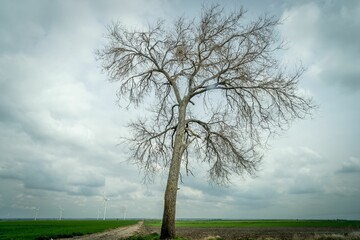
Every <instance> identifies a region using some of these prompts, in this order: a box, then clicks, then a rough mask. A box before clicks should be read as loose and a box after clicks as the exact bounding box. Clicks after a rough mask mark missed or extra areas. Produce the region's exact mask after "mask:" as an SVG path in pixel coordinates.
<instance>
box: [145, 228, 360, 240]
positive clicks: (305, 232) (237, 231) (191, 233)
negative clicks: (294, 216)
mask: <svg viewBox="0 0 360 240" xmlns="http://www.w3.org/2000/svg"><path fill="white" fill-rule="evenodd" d="M146 231H147V232H148V233H150V232H157V233H159V232H160V228H158V227H146ZM176 232H177V236H181V237H185V238H188V239H194V240H198V239H202V240H204V239H205V240H208V239H220V238H221V239H224V240H237V239H243V240H250V239H259V240H271V239H281V240H302V239H343V240H345V239H359V240H360V229H350V228H319V227H317V228H309V227H307V228H305V227H304V228H302V227H296V228H290V227H281V228H279V227H277V228H276V227H271V228H187V227H181V228H177V229H176Z"/></svg>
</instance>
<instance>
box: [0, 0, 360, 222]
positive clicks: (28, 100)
mask: <svg viewBox="0 0 360 240" xmlns="http://www.w3.org/2000/svg"><path fill="white" fill-rule="evenodd" d="M214 2H216V1H214ZM235 3H236V4H237V2H236V1H233V2H231V1H229V2H227V4H226V5H225V7H226V9H230V8H232V7H233V6H234V4H235ZM354 3H355V2H352V1H349V2H346V3H340V2H334V4H335V5H332V4H328V5H323V4H322V3H320V2H311V1H308V2H306V3H304V2H303V1H301V2H293V1H276V2H275V1H274V2H272V4H271V9H273V10H274V11H275V10H276V11H279V12H274V13H275V14H278V15H279V16H280V15H282V14H283V12H281V11H282V10H284V11H285V12H284V14H283V15H284V16H285V15H286V16H289V18H288V21H286V22H285V23H284V29H283V30H284V31H283V30H282V33H284V34H285V37H288V38H289V39H290V40H294V41H291V42H293V44H294V45H293V46H290V50H289V53H290V54H293V56H291V57H292V58H294V59H297V58H300V59H302V58H303V59H304V63H305V64H306V65H308V66H310V67H309V71H308V72H307V75H306V77H307V79H305V80H306V81H305V85H302V87H304V88H306V89H304V91H306V90H308V89H310V90H309V91H310V92H311V94H313V95H314V97H315V98H317V100H319V101H321V102H320V104H322V106H323V108H322V109H323V110H322V111H323V112H322V113H321V116H320V119H319V118H318V119H317V120H315V121H309V122H306V123H304V124H302V125H298V127H296V126H295V128H292V129H291V130H290V131H289V133H288V135H286V137H284V138H281V137H280V138H277V139H274V140H271V141H272V144H273V145H272V148H270V149H269V150H268V151H267V152H266V154H265V156H264V162H263V165H262V166H261V169H260V171H259V172H258V176H257V177H255V178H250V177H248V176H245V177H238V176H233V177H232V180H233V184H232V185H230V186H228V187H226V188H221V187H217V186H211V185H209V184H208V182H207V175H206V174H207V173H206V170H205V169H206V168H204V166H201V164H197V163H195V164H194V165H193V166H194V169H193V172H194V173H195V177H191V176H190V177H186V176H185V175H183V176H184V179H183V180H184V183H183V184H182V185H181V186H180V191H179V195H178V197H179V198H178V214H179V215H178V216H179V217H214V218H267V217H268V218H281V217H283V218H298V217H311V216H314V215H316V216H333V217H335V218H339V217H344V216H345V217H347V216H350V217H352V218H359V215H358V214H357V215H355V216H354V215H349V212H350V213H351V212H360V209H359V207H358V204H357V201H356V200H357V199H359V197H360V190H359V189H360V187H359V184H358V182H360V179H359V176H358V174H356V173H358V159H359V156H360V152H359V149H358V146H357V143H358V140H359V139H358V136H359V134H360V132H359V130H360V129H359V128H358V127H357V126H358V124H357V123H358V121H359V112H358V111H356V109H355V110H354V103H355V102H357V101H358V99H359V98H358V96H357V95H356V94H357V93H358V92H359V91H356V89H358V85H356V84H357V83H356V82H354V79H355V78H356V77H357V76H358V74H359V73H358V70H357V68H356V67H355V66H357V65H358V64H357V62H358V56H359V54H357V52H358V50H359V49H358V45H357V44H356V43H357V42H356V41H355V40H356V39H358V36H357V32H356V31H354V30H355V29H357V28H358V24H359V18H358V17H357V16H358V15H356V13H357V11H358V5H357V4H355V5H352V4H354ZM244 4H245V7H247V6H249V8H250V9H249V10H251V11H255V12H256V13H258V12H259V13H261V12H263V11H265V10H266V9H267V8H268V5H266V6H265V5H264V6H263V5H261V4H258V3H254V2H253V1H251V2H249V3H247V2H244ZM246 4H248V5H246ZM1 5H2V6H1V8H0V35H1V36H2V38H1V39H0V179H1V181H0V189H1V191H0V218H1V217H33V216H34V208H37V207H39V206H41V209H40V211H39V217H58V214H59V211H58V206H59V205H62V206H63V207H64V208H65V210H64V217H96V216H97V214H98V211H100V212H101V213H102V210H103V209H102V208H103V202H102V194H103V192H104V191H105V193H106V195H107V196H108V197H109V198H110V199H111V200H110V201H109V202H108V209H109V211H108V213H109V217H119V216H122V210H121V209H122V208H123V207H124V206H126V207H127V209H128V216H129V217H161V214H162V201H163V191H164V188H165V183H166V171H164V172H162V175H161V176H159V177H158V178H157V179H156V181H155V182H154V183H152V184H147V185H144V184H142V182H141V180H142V175H141V173H139V172H138V170H137V168H136V166H133V165H131V164H129V163H127V162H126V161H125V160H126V159H127V158H128V154H127V153H128V150H127V147H126V145H122V146H120V147H117V144H118V143H119V137H120V136H124V135H128V134H129V133H128V132H127V130H126V128H125V127H124V126H125V124H126V123H127V122H128V120H129V119H131V118H133V117H134V116H137V115H142V116H143V115H144V113H143V112H141V110H133V109H131V110H130V111H124V109H119V108H118V107H117V106H116V105H115V101H116V99H115V92H116V87H117V85H116V84H112V85H111V84H108V83H107V82H106V76H104V75H102V74H101V73H100V71H99V68H98V63H96V62H95V60H94V54H93V52H94V49H96V48H97V47H99V46H100V45H101V41H102V39H101V37H102V34H103V33H104V31H105V25H106V24H109V23H110V22H111V21H112V20H120V21H121V22H122V23H124V25H127V26H130V27H133V26H142V24H147V23H148V22H152V21H153V20H155V19H156V18H157V17H158V16H161V17H163V18H165V19H167V20H169V19H172V18H174V17H175V16H178V15H182V14H185V16H195V14H196V13H197V12H198V10H199V8H200V7H201V4H200V3H196V4H194V3H193V1H185V2H184V3H183V2H182V3H181V4H180V3H179V2H171V1H161V0H159V1H152V2H151V3H148V2H145V1H140V0H139V1H92V2H87V1H76V2H75V3H74V2H67V1H65V2H64V1H51V2H49V1H27V2H26V3H22V2H21V4H20V3H19V2H18V1H3V2H2V3H1ZM139 5H141V6H143V7H142V8H139V7H138V6H139ZM340 5H341V6H340ZM182 9H183V10H184V11H182ZM181 11H182V12H181ZM252 13H253V12H249V14H250V15H252ZM344 13H346V14H345V15H344ZM270 14H272V12H271V13H270ZM255 15H256V14H255ZM337 20H338V21H337ZM169 21H170V20H169ZM3 36H4V37H3ZM291 57H289V58H291ZM349 63H351V64H349ZM309 79H310V80H309ZM339 79H341V80H339ZM346 79H348V80H346ZM312 80H314V81H312ZM317 80H319V81H317ZM310 82H311V83H310ZM319 82H320V83H326V84H324V85H320V87H319V85H316V84H318V83H319ZM327 83H336V85H340V86H343V87H345V88H351V89H352V95H351V96H352V97H348V98H344V96H343V95H342V93H340V94H337V93H334V92H329V88H326V87H327V86H328V84H327ZM314 84H315V85H314ZM319 89H320V90H319ZM295 125H296V124H295ZM351 156H353V157H351ZM339 159H348V160H347V161H344V162H339ZM194 162H196V161H194ZM334 173H335V174H334ZM344 202H345V203H346V204H345V206H341V207H338V208H337V209H334V206H337V203H344ZM316 205H317V206H316ZM318 206H322V207H318Z"/></svg>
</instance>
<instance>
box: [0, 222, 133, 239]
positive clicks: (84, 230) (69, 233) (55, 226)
mask: <svg viewBox="0 0 360 240" xmlns="http://www.w3.org/2000/svg"><path fill="white" fill-rule="evenodd" d="M136 223H137V221H120V220H106V221H103V220H63V221H56V220H39V221H0V239H2V240H13V239H16V240H30V239H31V240H48V239H51V238H53V239H56V238H66V237H74V236H81V235H85V234H90V233H96V232H101V231H104V230H107V229H112V228H117V227H122V226H128V225H133V224H136Z"/></svg>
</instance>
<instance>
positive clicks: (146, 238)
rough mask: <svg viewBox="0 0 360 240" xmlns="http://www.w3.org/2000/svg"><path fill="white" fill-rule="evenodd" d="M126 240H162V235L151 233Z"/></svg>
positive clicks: (180, 238) (177, 238) (181, 238)
mask: <svg viewBox="0 0 360 240" xmlns="http://www.w3.org/2000/svg"><path fill="white" fill-rule="evenodd" d="M125 240H160V235H159V234H158V233H151V234H147V235H135V236H131V237H128V238H126V239H125ZM176 240H187V238H183V237H176Z"/></svg>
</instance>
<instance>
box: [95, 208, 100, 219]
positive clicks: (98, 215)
mask: <svg viewBox="0 0 360 240" xmlns="http://www.w3.org/2000/svg"><path fill="white" fill-rule="evenodd" d="M99 217H100V208H98V214H97V218H96V220H99Z"/></svg>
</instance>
